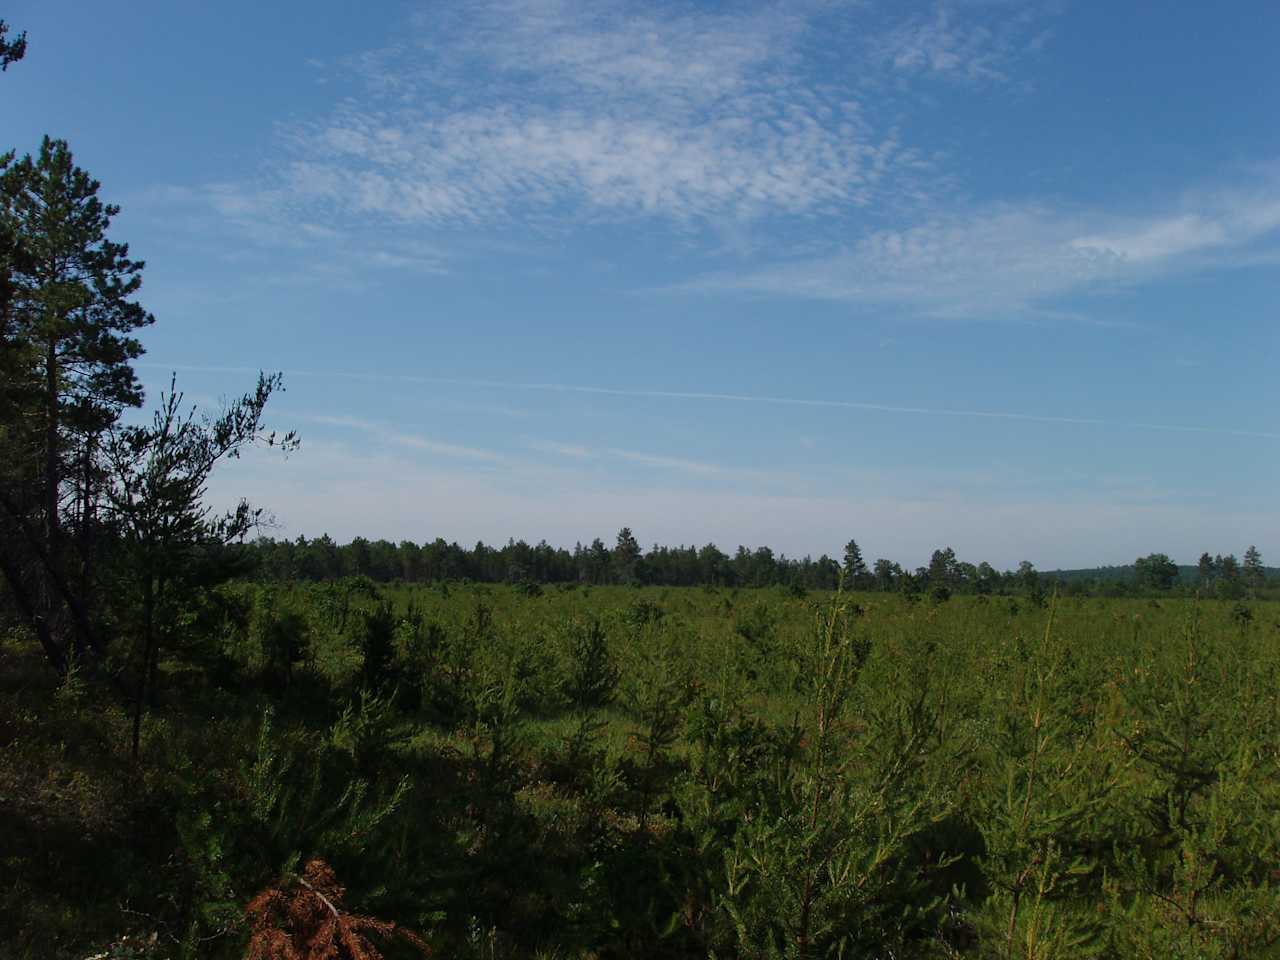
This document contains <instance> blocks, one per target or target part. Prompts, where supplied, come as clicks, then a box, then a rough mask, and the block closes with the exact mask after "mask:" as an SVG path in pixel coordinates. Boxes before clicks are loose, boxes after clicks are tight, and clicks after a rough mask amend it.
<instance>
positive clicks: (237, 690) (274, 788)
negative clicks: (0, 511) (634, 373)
mask: <svg viewBox="0 0 1280 960" xmlns="http://www.w3.org/2000/svg"><path fill="white" fill-rule="evenodd" d="M168 649H169V652H168V654H167V655H166V656H165V658H164V659H163V660H162V662H161V665H160V674H159V677H158V678H157V681H158V682H157V683H156V684H155V690H156V699H155V702H154V704H153V705H151V707H150V708H149V709H148V711H147V712H146V714H145V717H144V719H143V725H142V730H141V735H142V736H141V751H140V759H139V761H138V763H137V765H136V766H135V765H134V764H132V763H131V762H130V757H129V746H130V744H129V741H130V720H129V716H128V710H127V709H126V707H127V704H125V705H124V706H121V705H119V704H121V703H122V701H121V700H120V699H119V698H118V697H113V696H112V695H111V692H110V690H109V689H108V688H107V687H106V681H105V680H104V679H101V678H98V677H95V676H90V675H88V674H87V673H81V672H78V671H76V670H74V669H73V670H72V672H71V674H70V676H69V677H68V679H66V680H65V681H59V680H58V678H57V675H56V673H55V672H53V671H50V670H49V669H48V668H47V667H46V666H45V665H44V664H43V663H42V662H41V661H40V659H39V657H38V649H37V648H36V647H35V645H34V643H33V642H31V640H30V639H29V638H28V637H27V636H26V635H25V634H24V633H23V632H21V631H20V630H18V629H17V628H14V629H12V630H11V631H10V633H9V635H8V638H7V640H6V642H5V644H4V646H3V648H2V658H3V659H2V661H0V663H2V667H3V668H2V669H0V683H2V684H3V695H2V696H0V743H2V744H3V753H2V754H0V853H2V854H3V867H4V871H5V876H6V882H5V884H4V885H3V887H2V888H0V918H3V919H0V942H2V943H4V944H5V947H4V950H3V953H4V955H6V956H14V957H23V958H25V957H30V958H37V957H39V958H45V957H86V956H89V955H90V954H91V953H94V952H95V951H99V952H100V951H105V950H108V949H111V950H114V951H115V952H114V953H113V954H109V955H113V956H122V957H123V956H135V955H136V956H157V957H159V956H165V957H168V956H173V957H177V956H200V957H205V956H208V957H223V956H225V957H237V956H243V955H244V952H245V945H246V942H247V940H248V938H249V936H250V932H251V931H250V926H251V924H250V923H249V922H248V921H246V919H245V913H244V908H245V904H246V903H247V902H248V901H249V900H250V899H251V898H252V897H253V896H254V895H255V894H256V893H257V892H258V891H260V890H263V889H265V888H267V887H271V886H273V885H274V886H275V888H276V889H279V890H282V891H286V892H287V891H289V890H294V889H301V888H299V887H298V886H297V884H298V881H297V880H296V877H297V876H298V875H299V871H301V870H302V868H303V864H305V863H306V862H308V861H309V860H311V859H312V858H321V859H323V860H324V861H325V862H326V863H327V864H329V865H330V866H331V867H332V869H333V871H334V872H335V874H336V877H337V878H338V881H340V882H341V883H342V884H343V885H345V888H346V890H345V896H344V898H343V900H342V901H341V903H340V906H341V908H342V910H346V909H348V908H349V909H350V910H351V911H353V913H354V914H358V915H364V916H371V917H377V918H381V919H385V920H391V921H395V922H397V923H399V924H403V925H405V926H407V927H409V928H412V929H413V930H416V931H417V932H418V933H420V934H421V935H422V937H424V938H425V940H426V941H427V942H428V943H429V944H430V945H431V946H432V948H433V950H434V952H435V955H436V956H447V957H533V956H547V957H553V956H556V957H589V956H598V957H653V956H671V957H677V956H678V957H707V956H716V957H770V956H789V957H790V956H794V957H799V956H814V957H817V956H838V955H843V956H848V957H886V958H887V957H970V956H972V957H1024V958H1049V957H1079V956H1088V955H1094V954H1096V955H1100V956H1107V957H1124V958H1128V957H1134V958H1137V957H1151V958H1157V957H1161V958H1163V957H1188V958H1190V957H1197V958H1198V957H1205V958H1210V957H1223V958H1226V957H1241V958H1243V957H1265V956H1271V955H1274V954H1276V953H1277V946H1276V944H1277V940H1278V938H1280V871H1278V870H1277V867H1278V865H1280V767H1278V766H1277V762H1278V759H1280V753H1278V749H1280V738H1278V737H1277V730H1280V723H1278V722H1277V721H1278V720H1280V715H1278V711H1280V604H1278V603H1275V602H1263V601H1239V602H1227V601H1216V600H1215V601H1196V600H1182V599H1177V600H1159V601H1154V600H1104V599H1097V598H1067V599H1053V600H1049V601H1046V602H1044V603H1043V604H1042V603H1038V602H1034V601H1030V600H1027V599H1025V598H1017V597H1001V596H994V597H974V596H966V597H954V598H952V599H950V600H947V601H944V602H934V601H931V600H930V599H928V598H925V599H913V598H910V597H906V596H902V595H897V594H844V595H831V594H817V593H809V594H808V595H803V594H802V593H801V592H800V591H783V590H781V589H769V590H716V589H702V588H668V589H663V588H652V587H650V588H629V587H576V588H574V587H570V588H566V587H545V588H536V587H531V586H527V587H524V588H513V587H508V586H501V585H463V584H447V585H445V584H441V585H436V586H402V585H390V586H385V587H379V586H376V585H374V584H373V583H371V582H369V581H367V580H359V579H356V580H345V581H336V582H331V583H321V584H281V585H275V586H263V585H255V584H248V583H233V584H230V585H228V586H225V587H223V588H220V590H219V591H217V592H215V593H213V594H211V596H210V598H209V599H208V600H207V601H206V602H205V603H203V604H202V605H201V606H199V607H198V608H196V609H194V610H191V611H189V612H188V614H187V617H186V620H185V622H184V623H183V624H182V633H181V638H180V639H178V637H177V635H175V638H174V640H173V642H172V643H171V644H170V646H169V648H168ZM304 876H312V877H313V879H314V876H315V875H314V874H305V875H304ZM335 902H337V901H335ZM260 920H261V923H260V929H259V932H261V930H262V929H266V927H269V926H270V925H271V923H275V924H276V925H277V926H278V925H280V924H283V923H285V921H284V920H283V919H281V917H280V916H276V917H275V918H274V919H271V918H266V919H262V918H260ZM268 920H270V922H268ZM127 933H128V934H133V935H135V937H136V938H135V939H132V940H127V941H126V940H122V939H121V938H122V937H123V936H124V935H125V934H127ZM153 934H154V935H155V939H154V942H152V941H151V940H150V937H151V936H152V935H153ZM375 939H376V938H375ZM113 943H114V946H112V947H110V948H108V944H113ZM382 949H383V951H384V953H385V955H387V956H398V955H401V954H400V953H398V952H397V951H405V952H404V955H406V956H409V955H414V950H415V948H414V947H412V946H411V945H409V944H407V943H403V944H400V945H397V942H396V941H395V938H394V936H393V937H392V938H391V940H390V942H389V943H388V944H386V945H385V946H383V947H382ZM129 951H134V952H132V953H131V952H129Z"/></svg>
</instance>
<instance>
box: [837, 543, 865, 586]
mask: <svg viewBox="0 0 1280 960" xmlns="http://www.w3.org/2000/svg"><path fill="white" fill-rule="evenodd" d="M843 570H844V584H845V586H846V587H849V588H855V587H857V586H858V584H860V583H861V582H862V579H863V578H864V577H866V575H867V562H866V561H865V560H863V559H862V550H861V549H860V548H859V547H858V541H857V540H850V541H849V542H848V543H846V544H845V545H844V567H843Z"/></svg>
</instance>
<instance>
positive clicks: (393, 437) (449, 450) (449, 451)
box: [297, 415, 507, 463]
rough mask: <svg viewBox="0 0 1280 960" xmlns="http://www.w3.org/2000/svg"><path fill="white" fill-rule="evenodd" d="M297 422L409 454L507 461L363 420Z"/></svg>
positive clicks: (491, 452) (312, 418)
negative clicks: (346, 431) (361, 436)
mask: <svg viewBox="0 0 1280 960" xmlns="http://www.w3.org/2000/svg"><path fill="white" fill-rule="evenodd" d="M297 419H301V420H303V421H305V422H307V423H315V424H319V425H321V426H327V427H343V428H348V429H352V430H358V431H360V432H361V433H363V434H365V435H366V436H368V437H371V438H372V439H374V440H377V441H379V442H381V443H384V444H390V445H393V446H398V447H406V448H409V449H412V450H421V451H423V452H425V453H430V454H434V455H436V456H442V457H451V458H454V459H459V460H472V461H480V462H485V463H503V462H505V461H506V460H507V457H506V456H504V455H503V454H501V453H498V452H497V451H495V450H485V449H482V448H479V447H469V446H463V445H460V444H456V443H445V442H442V441H439V440H433V439H431V438H429V437H424V436H421V435H419V434H416V433H407V432H405V431H403V430H398V429H396V428H395V427H392V426H389V425H387V424H384V423H378V422H375V421H372V420H364V419H361V418H359V417H334V416H311V415H308V416H302V417H298V418H297Z"/></svg>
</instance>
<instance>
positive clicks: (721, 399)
mask: <svg viewBox="0 0 1280 960" xmlns="http://www.w3.org/2000/svg"><path fill="white" fill-rule="evenodd" d="M137 366H139V367H143V368H155V369H163V370H179V371H183V370H186V371H191V372H204V373H237V374H250V373H256V372H257V371H255V370H253V369H251V368H248V367H217V366H203V365H198V364H162V363H152V362H149V361H148V362H144V363H139V364H137ZM284 372H285V374H286V376H299V377H316V378H321V379H330V380H341V379H349V380H364V381H370V382H375V383H402V384H403V383H420V384H435V385H450V384H452V385H456V386H466V387H484V388H491V389H496V390H520V391H524V390H535V391H545V392H551V393H581V394H588V395H595V396H612V397H633V398H643V399H665V400H692V401H700V402H701V401H705V402H715V403H748V404H772V405H779V406H795V407H816V408H829V409H838V410H861V411H865V412H869V413H889V414H906V415H914V416H926V417H958V418H964V419H974V420H1008V421H1023V422H1027V423H1045V424H1061V425H1072V426H1086V427H1106V428H1111V429H1121V430H1151V431H1159V432H1165V433H1187V434H1197V433H1200V434H1216V435H1218V436H1235V437H1246V438H1254V439H1260V440H1280V433H1278V432H1275V431H1270V430H1250V429H1244V428H1238V427H1224V426H1218V425H1214V424H1186V423H1181V424H1179V423H1155V422H1142V421H1136V420H1122V419H1111V418H1105V417H1083V416H1071V415H1069V414H1052V413H1033V412H1029V411H1018V410H972V409H962V408H957V407H917V406H906V405H898V404H886V403H873V402H862V401H857V400H837V399H829V398H822V397H785V396H776V395H770V394H743V393H712V392H707V391H697V390H642V389H632V388H621V387H600V386H591V385H587V384H573V383H529V382H517V381H511V380H484V379H478V378H464V377H431V376H421V375H416V374H397V373H380V372H374V371H370V372H365V373H360V372H354V371H336V370H331V371H320V370H288V371H284ZM324 420H325V422H330V423H332V424H334V425H340V426H362V427H368V428H372V427H374V426H376V425H373V424H370V423H369V422H368V421H360V420H355V419H353V418H345V417H331V418H324ZM460 449H463V448H460ZM544 449H546V450H549V451H552V452H559V453H566V452H568V451H573V452H572V453H570V454H568V455H577V456H582V455H592V451H590V450H589V449H588V448H586V447H578V446H563V445H556V444H551V445H546V446H545V447H544ZM612 453H614V454H615V455H619V454H623V453H624V451H620V450H616V449H614V450H612ZM629 455H630V456H632V457H637V458H638V457H642V456H644V455H643V454H635V453H632V454H629ZM477 459H483V458H477ZM672 462H676V463H680V462H684V463H689V462H688V461H672ZM690 465H695V466H696V465H697V464H692V463H691V464H690ZM702 466H704V467H705V468H707V469H711V470H714V469H715V468H714V467H711V466H710V465H702Z"/></svg>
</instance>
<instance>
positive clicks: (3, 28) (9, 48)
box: [0, 20, 27, 73]
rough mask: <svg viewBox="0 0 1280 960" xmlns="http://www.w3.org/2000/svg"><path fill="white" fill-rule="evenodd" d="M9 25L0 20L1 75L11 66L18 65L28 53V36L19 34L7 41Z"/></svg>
mask: <svg viewBox="0 0 1280 960" xmlns="http://www.w3.org/2000/svg"><path fill="white" fill-rule="evenodd" d="M8 33H9V25H8V24H7V23H5V22H4V21H3V20H0V73H3V72H4V71H5V70H8V69H9V64H11V63H17V62H18V61H19V60H21V59H22V58H23V57H24V56H25V55H26V53H27V35H26V33H25V32H23V33H20V34H18V35H17V36H16V37H14V38H13V39H12V40H6V39H5V37H6V36H7V35H8Z"/></svg>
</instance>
